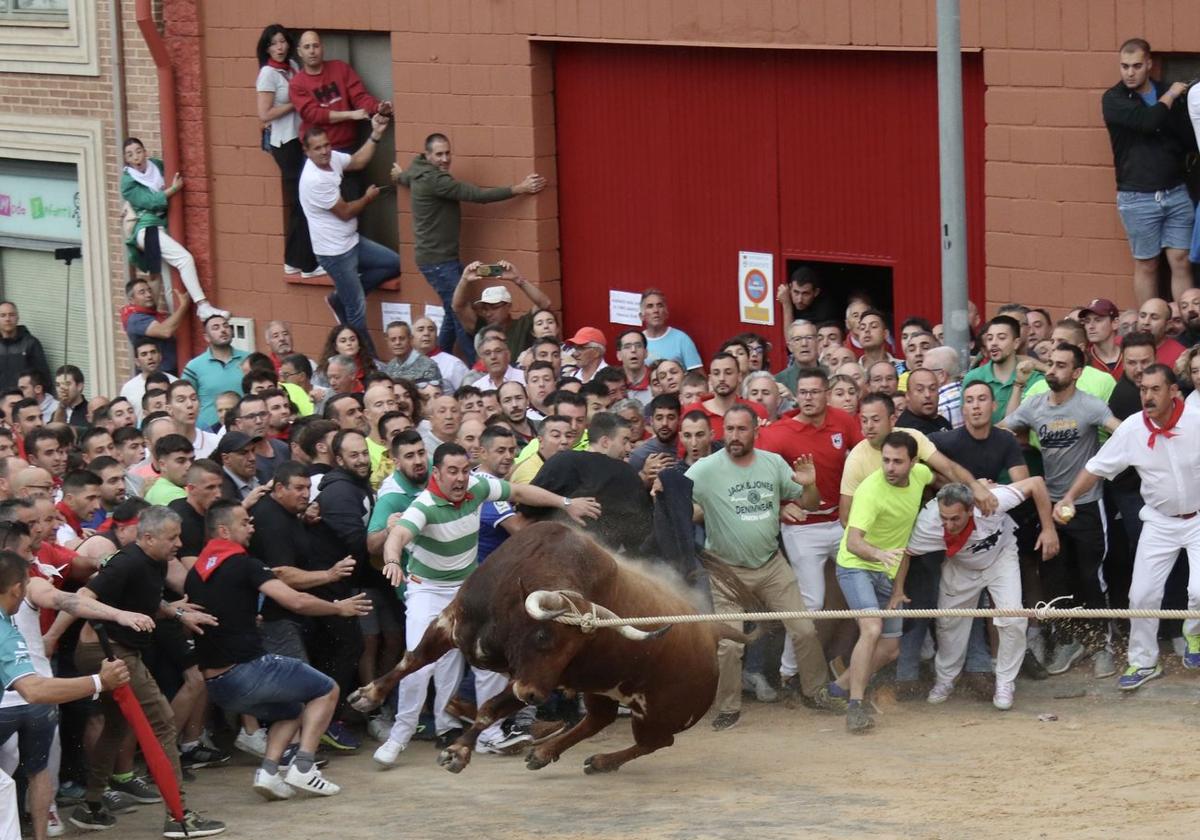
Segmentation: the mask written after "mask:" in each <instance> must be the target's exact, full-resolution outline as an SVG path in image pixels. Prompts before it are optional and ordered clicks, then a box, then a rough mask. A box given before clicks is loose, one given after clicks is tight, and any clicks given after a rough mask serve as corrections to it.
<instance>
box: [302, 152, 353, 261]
mask: <svg viewBox="0 0 1200 840" xmlns="http://www.w3.org/2000/svg"><path fill="white" fill-rule="evenodd" d="M349 162H350V155H348V154H346V153H345V152H333V153H332V154H331V155H330V158H329V169H327V170H326V169H322V168H321V167H319V166H317V165H316V164H315V163H313V162H312V161H311V160H307V161H305V162H304V169H303V170H302V171H301V172H300V206H301V207H302V208H304V216H305V218H307V219H308V235H309V238H310V239H311V240H312V249H313V253H314V254H318V255H320V256H323V257H336V256H339V255H340V254H344V253H346V252H347V251H349V250H350V249H351V248H353V247H354V246H355V245H357V244H358V219H348V220H346V221H344V222H343V221H342V220H341V219H339V218H338V217H337V216H335V215H333V213H332V212H331V211H330V209H329V208H331V207H333V205H335V204H337V203H338V200H339V199H340V198H341V197H342V171H343V170H344V169H345V168H346V164H347V163H349Z"/></svg>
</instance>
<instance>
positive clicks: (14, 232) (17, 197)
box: [0, 172, 81, 242]
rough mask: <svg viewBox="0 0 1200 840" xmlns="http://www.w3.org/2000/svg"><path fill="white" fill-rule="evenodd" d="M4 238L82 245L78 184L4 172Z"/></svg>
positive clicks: (0, 226)
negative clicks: (79, 243)
mask: <svg viewBox="0 0 1200 840" xmlns="http://www.w3.org/2000/svg"><path fill="white" fill-rule="evenodd" d="M0 236H19V237H24V238H27V239H49V240H54V241H62V242H79V241H80V239H81V235H80V228H79V187H78V186H77V185H76V182H75V181H66V180H63V179H61V178H38V177H34V176H30V175H14V174H11V173H8V172H0Z"/></svg>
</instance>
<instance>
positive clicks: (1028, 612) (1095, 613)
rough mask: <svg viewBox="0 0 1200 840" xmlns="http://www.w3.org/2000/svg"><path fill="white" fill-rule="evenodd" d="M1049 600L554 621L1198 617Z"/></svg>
mask: <svg viewBox="0 0 1200 840" xmlns="http://www.w3.org/2000/svg"><path fill="white" fill-rule="evenodd" d="M1058 600H1061V599H1058V598H1056V599H1055V600H1054V601H1051V602H1050V603H1042V604H1038V605H1037V606H1036V607H1024V608H1021V609H1015V608H1014V609H995V608H993V609H945V610H936V609H930V610H924V609H921V610H790V611H782V612H734V613H705V614H694V613H693V614H690V615H648V616H639V617H636V618H597V617H596V615H595V613H594V612H592V611H590V610H589V611H588V612H586V613H579V612H574V611H572V612H568V613H566V614H564V615H560V616H556V617H555V618H554V621H557V622H559V623H561V624H571V625H575V626H577V627H579V628H580V629H581V630H582V631H583V632H584V633H591V632H594V631H596V630H599V629H601V628H604V627H622V626H631V627H637V626H644V625H647V624H705V623H708V622H742V621H784V620H788V619H809V620H810V621H833V620H837V619H851V618H1036V619H1040V620H1043V621H1046V620H1052V619H1106V618H1156V619H1176V620H1184V621H1186V620H1194V619H1200V610H1116V609H1084V608H1076V609H1064V608H1061V607H1055V606H1053V605H1054V603H1055V601H1058Z"/></svg>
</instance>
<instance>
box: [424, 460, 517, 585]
mask: <svg viewBox="0 0 1200 840" xmlns="http://www.w3.org/2000/svg"><path fill="white" fill-rule="evenodd" d="M467 493H468V498H467V499H465V500H464V501H463V502H462V504H460V505H458V506H457V507H456V506H455V505H453V504H451V503H450V502H448V501H447V500H446V499H443V498H441V497H440V496H435V495H433V493H431V492H430V491H429V490H422V491H421V494H420V495H418V496H417V498H416V499H414V500H413V503H412V504H411V505H409V507H408V510H406V511H405V512H404V516H402V517H401V518H400V527H402V528H405V529H407V530H408V531H409V532H410V533H411V534H412V535H413V537H414V539H413V541H412V542H411V543H410V544H409V551H410V552H411V554H410V558H409V563H408V571H409V574H412V575H416V576H417V577H420V578H427V579H429V580H439V581H459V580H464V579H465V578H466V577H467V575H469V574H471V572H472V571H473V570H474V569H475V557H476V555H477V554H478V552H479V517H480V513H481V510H480V509H481V508H482V507H483V504H484V502H497V501H500V502H505V501H508V497H509V495H510V493H511V486H510V485H509V483H508V482H507V481H503V480H502V479H499V478H488V477H486V476H475V477H474V478H473V479H472V480H471V483H470V484H469V485H468V486H467Z"/></svg>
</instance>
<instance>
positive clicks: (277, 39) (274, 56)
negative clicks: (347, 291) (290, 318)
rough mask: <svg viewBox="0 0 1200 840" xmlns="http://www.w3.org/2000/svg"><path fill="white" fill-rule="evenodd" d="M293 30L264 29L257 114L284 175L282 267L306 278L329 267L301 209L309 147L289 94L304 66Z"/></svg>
mask: <svg viewBox="0 0 1200 840" xmlns="http://www.w3.org/2000/svg"><path fill="white" fill-rule="evenodd" d="M295 47H296V44H295V41H294V39H293V38H292V33H291V32H289V31H288V30H287V29H284V28H283V27H282V26H280V25H279V24H278V23H273V24H271V25H270V26H268V27H267V28H266V29H264V30H263V33H262V35H261V36H259V39H258V51H257V52H258V64H259V70H258V79H257V80H256V81H255V83H254V89H255V91H257V96H258V118H259V119H260V120H262V123H263V148H264V149H265V150H267V151H269V152H270V153H271V156H272V157H274V158H275V163H277V164H278V165H279V172H280V175H281V176H282V178H283V212H284V217H285V219H284V234H285V237H286V238H285V240H284V246H283V271H284V273H285V274H299V275H300V276H302V277H316V276H318V275H321V274H324V273H325V270H324V269H322V268H321V267H320V266H319V265H317V258H316V257H314V256H313V251H312V242H310V241H309V238H308V221H307V220H306V219H305V218H304V212H303V211H302V210H301V209H300V170H302V169H303V168H304V160H305V158H304V149H303V147H302V146H301V144H300V115H299V114H298V113H296V109H295V107H294V106H293V105H292V100H291V97H290V96H289V95H288V81H290V80H291V78H292V76H294V75H295V74H296V73H298V72H299V70H300V67H299V65H298V64H296V62H295V61H294V60H292V55H293V54H294V52H295Z"/></svg>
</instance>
